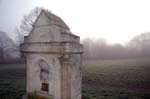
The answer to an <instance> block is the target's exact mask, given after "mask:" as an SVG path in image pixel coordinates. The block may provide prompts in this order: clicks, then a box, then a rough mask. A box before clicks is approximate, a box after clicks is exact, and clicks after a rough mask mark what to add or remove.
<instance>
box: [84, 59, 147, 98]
mask: <svg viewBox="0 0 150 99" xmlns="http://www.w3.org/2000/svg"><path fill="white" fill-rule="evenodd" d="M82 70H83V99H150V59H125V60H94V61H91V60H89V61H85V63H84V66H83V69H82Z"/></svg>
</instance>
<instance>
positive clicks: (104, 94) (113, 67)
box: [0, 58, 150, 99]
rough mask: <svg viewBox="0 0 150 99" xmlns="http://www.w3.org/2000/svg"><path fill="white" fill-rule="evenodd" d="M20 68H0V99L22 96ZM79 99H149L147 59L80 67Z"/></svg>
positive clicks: (149, 65)
mask: <svg viewBox="0 0 150 99" xmlns="http://www.w3.org/2000/svg"><path fill="white" fill-rule="evenodd" d="M25 67H26V66H25V65H24V64H0V99H21V98H22V96H23V94H25V88H26V87H25V85H26V84H25V83H26V79H25V78H26V77H25V76H26V69H25ZM82 76H83V77H82V78H83V80H82V81H83V85H82V86H83V92H82V96H83V98H82V99H150V59H148V58H147V59H146V58H145V59H124V60H94V61H91V60H89V61H85V62H84V66H82Z"/></svg>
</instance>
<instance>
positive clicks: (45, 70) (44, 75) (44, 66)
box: [39, 59, 50, 82]
mask: <svg viewBox="0 0 150 99" xmlns="http://www.w3.org/2000/svg"><path fill="white" fill-rule="evenodd" d="M39 67H40V79H41V80H42V81H44V82H46V81H48V80H49V79H50V66H49V65H48V63H47V62H46V61H44V60H43V59H41V60H39Z"/></svg>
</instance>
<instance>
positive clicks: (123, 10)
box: [0, 0, 150, 43]
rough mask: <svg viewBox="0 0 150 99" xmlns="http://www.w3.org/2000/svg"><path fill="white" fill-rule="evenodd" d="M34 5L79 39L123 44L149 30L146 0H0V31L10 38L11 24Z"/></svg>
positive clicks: (149, 5)
mask: <svg viewBox="0 0 150 99" xmlns="http://www.w3.org/2000/svg"><path fill="white" fill-rule="evenodd" d="M35 6H40V7H41V6H42V7H45V8H47V9H49V10H50V11H51V12H53V13H54V14H56V15H58V16H60V17H61V18H62V19H63V20H64V21H65V22H66V23H67V24H68V26H69V27H70V28H71V31H72V32H73V33H75V34H77V35H79V36H81V38H86V37H94V38H105V39H106V40H107V41H108V42H111V43H126V42H127V41H128V40H130V39H131V38H132V37H133V36H135V35H138V34H140V33H144V32H150V0H0V30H2V31H5V32H7V33H8V34H9V35H10V36H11V37H14V35H15V32H14V30H15V27H16V26H19V24H20V22H21V19H22V17H23V16H24V15H25V14H27V13H29V12H30V10H31V9H33V8H34V7H35Z"/></svg>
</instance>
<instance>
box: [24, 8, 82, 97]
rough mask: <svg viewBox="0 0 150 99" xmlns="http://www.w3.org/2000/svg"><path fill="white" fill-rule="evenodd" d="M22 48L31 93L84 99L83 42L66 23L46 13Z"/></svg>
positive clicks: (28, 90) (41, 15)
mask: <svg viewBox="0 0 150 99" xmlns="http://www.w3.org/2000/svg"><path fill="white" fill-rule="evenodd" d="M33 26H34V27H33V29H32V31H31V33H30V34H29V36H27V37H25V40H24V43H23V44H21V51H22V53H23V54H25V55H26V58H27V93H32V92H36V93H37V94H40V95H44V96H46V97H51V98H54V99H81V69H80V67H81V63H82V52H83V47H82V45H81V44H80V38H79V37H78V36H76V35H74V34H72V33H71V32H70V29H69V27H68V26H67V25H66V24H65V23H64V21H63V20H62V19H61V18H60V17H58V16H56V15H54V14H52V13H50V12H48V11H45V10H43V11H42V12H41V13H40V15H39V17H38V19H37V20H36V21H35V23H34V25H33Z"/></svg>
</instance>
